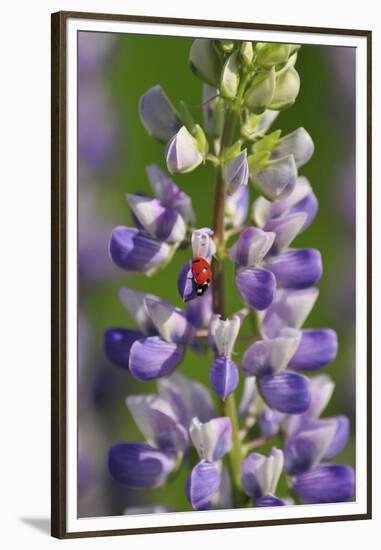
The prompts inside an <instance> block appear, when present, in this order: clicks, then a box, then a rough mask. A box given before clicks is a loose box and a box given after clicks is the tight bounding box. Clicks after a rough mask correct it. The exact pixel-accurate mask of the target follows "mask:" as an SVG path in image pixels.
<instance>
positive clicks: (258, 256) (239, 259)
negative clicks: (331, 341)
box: [229, 227, 275, 267]
mask: <svg viewBox="0 0 381 550" xmlns="http://www.w3.org/2000/svg"><path fill="white" fill-rule="evenodd" d="M274 238H275V233H271V232H266V231H263V230H262V229H259V228H258V227H248V228H247V229H245V230H244V231H242V233H241V235H240V236H239V239H238V240H237V241H236V242H235V244H234V245H233V247H232V248H231V250H230V252H229V256H230V259H231V260H232V261H233V262H234V263H236V264H237V265H239V266H242V267H254V266H256V265H257V264H259V263H260V262H261V261H262V260H263V258H264V257H265V256H266V254H267V252H268V251H269V250H270V248H271V246H272V244H273V242H274Z"/></svg>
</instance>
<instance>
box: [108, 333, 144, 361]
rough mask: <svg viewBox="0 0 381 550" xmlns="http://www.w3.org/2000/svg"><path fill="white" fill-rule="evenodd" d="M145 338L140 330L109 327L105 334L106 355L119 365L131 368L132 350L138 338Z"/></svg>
mask: <svg viewBox="0 0 381 550" xmlns="http://www.w3.org/2000/svg"><path fill="white" fill-rule="evenodd" d="M141 338H144V334H143V332H141V331H140V330H133V329H126V328H114V327H112V328H108V329H106V330H105V331H104V334H103V348H104V351H105V354H106V357H107V358H108V359H109V360H110V361H111V362H112V363H114V364H115V365H117V366H118V367H121V368H122V369H126V370H128V369H129V360H130V350H131V347H132V344H133V343H134V342H136V340H140V339H141Z"/></svg>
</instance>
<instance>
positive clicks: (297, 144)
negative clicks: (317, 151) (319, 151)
mask: <svg viewBox="0 0 381 550" xmlns="http://www.w3.org/2000/svg"><path fill="white" fill-rule="evenodd" d="M313 152H314V142H313V141H312V138H311V136H310V135H309V133H308V132H307V131H306V130H305V129H304V128H298V129H297V130H295V131H294V132H291V134H288V135H287V136H284V137H283V138H281V139H280V140H279V141H278V143H277V144H276V146H275V148H274V149H273V150H272V152H271V158H272V159H279V158H283V157H286V156H288V155H292V156H293V157H294V159H295V163H296V166H298V167H299V166H303V165H304V164H306V163H307V162H308V161H309V160H310V158H311V157H312V155H313Z"/></svg>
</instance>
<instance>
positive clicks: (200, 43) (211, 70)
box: [189, 38, 223, 88]
mask: <svg viewBox="0 0 381 550" xmlns="http://www.w3.org/2000/svg"><path fill="white" fill-rule="evenodd" d="M189 62H190V65H191V68H192V70H193V72H194V73H195V74H196V75H197V76H198V77H199V78H200V79H201V80H203V81H204V82H206V83H207V84H210V85H211V86H214V87H216V88H217V87H218V85H219V82H220V74H221V68H222V64H223V57H222V54H220V53H218V51H217V50H216V48H215V47H214V45H213V40H208V39H207V38H197V39H196V40H195V41H194V42H193V44H192V46H191V49H190V54H189Z"/></svg>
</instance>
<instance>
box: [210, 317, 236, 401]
mask: <svg viewBox="0 0 381 550" xmlns="http://www.w3.org/2000/svg"><path fill="white" fill-rule="evenodd" d="M240 326H241V319H240V317H239V316H238V315H234V316H233V318H232V319H226V320H222V319H221V316H220V315H213V317H212V319H211V321H210V324H209V342H210V344H211V347H212V348H214V349H215V351H216V359H215V361H214V363H213V364H212V367H211V369H210V383H211V385H212V388H213V389H214V391H215V392H216V393H217V395H218V396H219V397H220V398H221V399H222V400H225V399H226V398H227V397H228V396H229V395H230V394H231V393H232V392H233V391H234V390H235V389H236V387H237V386H238V381H239V375H238V367H237V365H236V364H235V363H234V361H232V360H231V355H232V352H233V348H234V344H235V341H236V339H237V336H238V332H239V329H240Z"/></svg>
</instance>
